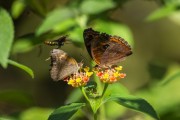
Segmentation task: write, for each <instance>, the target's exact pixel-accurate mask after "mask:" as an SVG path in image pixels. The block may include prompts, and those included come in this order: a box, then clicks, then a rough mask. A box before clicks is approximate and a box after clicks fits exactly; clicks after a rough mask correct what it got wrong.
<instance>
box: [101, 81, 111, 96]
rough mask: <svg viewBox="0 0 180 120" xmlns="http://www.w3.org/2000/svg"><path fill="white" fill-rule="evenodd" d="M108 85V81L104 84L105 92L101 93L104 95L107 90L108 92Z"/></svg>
mask: <svg viewBox="0 0 180 120" xmlns="http://www.w3.org/2000/svg"><path fill="white" fill-rule="evenodd" d="M108 85H109V84H108V83H105V84H104V89H103V92H102V95H101V96H102V97H103V96H104V94H105V92H106V90H107V88H108Z"/></svg>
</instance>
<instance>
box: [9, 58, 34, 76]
mask: <svg viewBox="0 0 180 120" xmlns="http://www.w3.org/2000/svg"><path fill="white" fill-rule="evenodd" d="M8 63H9V64H11V65H14V66H16V67H18V68H21V69H22V70H24V71H25V72H27V73H28V74H29V75H30V76H31V77H32V78H34V73H33V71H32V70H31V69H30V68H29V67H27V66H25V65H22V64H20V63H17V62H15V61H13V60H8Z"/></svg>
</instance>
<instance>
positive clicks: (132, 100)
mask: <svg viewBox="0 0 180 120" xmlns="http://www.w3.org/2000/svg"><path fill="white" fill-rule="evenodd" d="M109 101H114V102H116V103H118V104H120V105H122V106H124V107H127V108H130V109H133V110H136V111H139V112H143V113H145V114H148V115H150V116H151V117H153V118H154V119H156V120H160V119H159V117H158V114H157V113H156V111H155V110H154V108H153V107H152V106H151V105H150V104H149V103H148V102H147V101H146V100H144V99H142V98H137V97H135V96H130V95H126V96H120V95H115V94H114V95H111V96H109V97H107V98H105V99H104V103H106V102H109Z"/></svg>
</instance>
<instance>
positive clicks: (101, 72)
mask: <svg viewBox="0 0 180 120" xmlns="http://www.w3.org/2000/svg"><path fill="white" fill-rule="evenodd" d="M121 70H122V66H114V67H111V68H101V67H96V68H94V70H93V71H94V72H95V73H96V75H97V76H98V77H99V79H100V80H101V81H102V82H104V83H114V82H116V81H119V80H120V79H121V78H124V77H125V76H126V74H125V73H121V72H120V71H121Z"/></svg>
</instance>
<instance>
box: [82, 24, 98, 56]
mask: <svg viewBox="0 0 180 120" xmlns="http://www.w3.org/2000/svg"><path fill="white" fill-rule="evenodd" d="M98 36H99V32H97V31H94V30H93V29H92V28H87V29H85V30H84V32H83V37H84V43H85V46H86V49H87V51H88V53H89V55H90V56H91V58H92V52H91V47H92V44H93V42H94V41H96V40H97V39H96V38H97V37H98Z"/></svg>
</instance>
